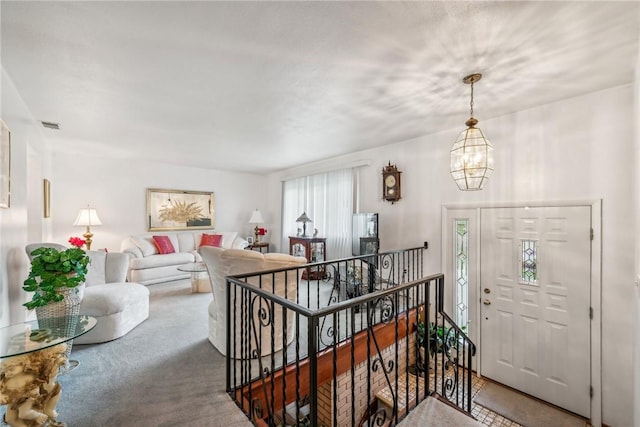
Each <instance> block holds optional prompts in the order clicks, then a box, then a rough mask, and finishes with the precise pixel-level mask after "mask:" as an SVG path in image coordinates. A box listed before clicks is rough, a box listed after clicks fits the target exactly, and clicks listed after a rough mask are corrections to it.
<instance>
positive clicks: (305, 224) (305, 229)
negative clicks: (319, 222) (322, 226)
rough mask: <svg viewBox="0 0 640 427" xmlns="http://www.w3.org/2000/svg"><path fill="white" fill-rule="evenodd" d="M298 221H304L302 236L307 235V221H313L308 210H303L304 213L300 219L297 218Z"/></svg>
mask: <svg viewBox="0 0 640 427" xmlns="http://www.w3.org/2000/svg"><path fill="white" fill-rule="evenodd" d="M296 222H301V223H302V237H307V223H308V222H313V221H312V220H311V218H309V217H308V216H307V213H306V212H302V215H300V216H299V217H298V219H296Z"/></svg>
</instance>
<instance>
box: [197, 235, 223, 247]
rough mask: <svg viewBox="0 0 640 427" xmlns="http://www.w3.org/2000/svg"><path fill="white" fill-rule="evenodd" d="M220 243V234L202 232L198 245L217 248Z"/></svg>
mask: <svg viewBox="0 0 640 427" xmlns="http://www.w3.org/2000/svg"><path fill="white" fill-rule="evenodd" d="M221 243H222V234H206V233H202V238H201V239H200V246H215V247H217V248H219V247H220V244H221Z"/></svg>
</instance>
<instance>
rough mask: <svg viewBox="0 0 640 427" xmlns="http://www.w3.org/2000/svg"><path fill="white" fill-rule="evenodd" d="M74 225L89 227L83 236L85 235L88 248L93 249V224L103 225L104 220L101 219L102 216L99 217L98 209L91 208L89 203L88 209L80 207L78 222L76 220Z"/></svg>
mask: <svg viewBox="0 0 640 427" xmlns="http://www.w3.org/2000/svg"><path fill="white" fill-rule="evenodd" d="M73 225H75V226H86V227H87V231H86V233H84V234H83V235H82V236H83V237H84V240H85V245H86V246H87V250H91V238H92V237H93V233H92V232H91V226H92V225H102V221H100V218H98V213H97V212H96V210H95V209H92V208H90V207H89V205H87V208H86V209H80V213H78V218H76V222H74V223H73Z"/></svg>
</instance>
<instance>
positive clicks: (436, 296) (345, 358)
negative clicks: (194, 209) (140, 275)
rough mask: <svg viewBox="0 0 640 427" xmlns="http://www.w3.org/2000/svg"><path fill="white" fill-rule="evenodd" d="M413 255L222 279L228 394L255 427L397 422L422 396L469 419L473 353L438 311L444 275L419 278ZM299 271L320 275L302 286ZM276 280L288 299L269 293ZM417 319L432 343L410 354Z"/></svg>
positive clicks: (418, 258)
mask: <svg viewBox="0 0 640 427" xmlns="http://www.w3.org/2000/svg"><path fill="white" fill-rule="evenodd" d="M423 251H424V248H414V249H408V250H405V251H396V252H392V253H385V254H379V255H376V259H375V262H372V259H371V256H370V255H369V256H364V257H354V258H349V259H343V260H335V261H329V262H324V263H315V264H307V265H305V266H303V267H300V268H295V269H282V270H270V271H265V272H260V273H253V274H246V275H240V276H234V277H227V285H228V289H227V291H228V292H227V322H228V323H227V325H228V331H229V332H228V335H227V361H226V363H227V391H228V393H229V394H230V396H231V397H232V399H233V400H234V401H235V402H236V404H237V405H238V406H239V407H240V408H241V409H242V410H243V411H244V412H245V414H246V415H247V416H248V417H249V418H250V419H251V420H252V421H253V422H254V424H256V425H267V426H277V425H312V426H317V425H327V426H329V425H334V426H338V425H339V426H342V425H351V426H357V425H361V424H362V423H363V422H364V421H365V420H368V421H369V425H382V424H380V423H385V422H387V421H392V422H393V423H394V424H397V423H398V422H399V421H400V420H401V419H402V418H404V416H406V414H407V413H408V412H409V411H410V410H411V409H413V408H414V407H415V406H416V405H418V404H419V403H420V402H421V401H422V400H424V399H426V397H427V396H429V395H431V394H438V395H440V396H442V398H445V399H447V400H448V401H450V402H452V403H453V404H454V405H456V406H458V407H459V408H461V409H462V410H464V411H465V412H467V413H470V411H471V400H470V396H471V362H472V358H471V357H472V355H473V353H474V352H475V346H474V345H473V343H472V342H471V341H470V340H469V339H468V337H467V336H466V335H465V334H464V331H463V330H462V329H461V328H459V327H458V326H456V325H455V323H454V322H453V321H452V320H451V319H450V318H449V317H448V316H447V315H446V313H444V310H443V309H444V301H443V295H444V292H443V290H444V276H443V275H442V274H438V275H434V276H429V277H423V272H422V268H423V262H422V258H423ZM309 268H312V269H313V268H317V269H318V271H324V272H327V275H326V276H325V277H321V275H318V277H320V278H319V279H317V280H302V279H301V276H302V274H301V273H302V271H304V270H305V269H309ZM307 271H308V270H307ZM358 271H359V275H358V274H357V272H358ZM354 272H356V273H354ZM282 275H285V276H286V277H285V280H284V283H285V284H286V285H285V286H290V284H291V279H292V277H295V278H296V281H294V282H295V286H296V289H295V292H293V293H292V292H291V289H284V291H282V289H281V290H280V292H279V293H278V292H275V291H274V286H273V284H274V283H277V282H278V281H280V282H282V277H281V276H282ZM279 276H280V277H279ZM312 276H313V275H312ZM349 286H351V287H350V288H349ZM358 287H360V290H361V291H362V292H356V293H353V294H352V295H347V294H348V293H349V292H350V291H349V289H351V290H352V291H353V290H354V289H355V290H357V289H358ZM292 294H295V298H291V297H290V296H291V295H292ZM336 296H337V297H336ZM432 301H435V310H433V312H432V310H431V305H432V304H431V302H432ZM420 316H422V317H420ZM420 318H422V319H423V321H427V322H428V323H423V325H424V324H428V325H433V328H434V330H435V331H436V335H434V336H435V337H436V338H437V337H440V338H441V340H440V341H438V340H435V341H433V342H431V340H423V341H422V343H421V344H418V341H417V336H418V332H419V327H418V325H419V320H420ZM438 331H440V332H442V333H441V335H440V336H439V335H438ZM265 332H266V333H265ZM445 332H446V333H445ZM265 348H266V349H268V350H269V351H267V352H265ZM420 348H422V350H423V351H422V353H424V355H421V352H420ZM421 357H422V359H421ZM436 360H439V361H440V362H441V364H440V365H437V368H436V367H435V366H436V365H434V366H432V367H431V371H429V367H430V366H431V364H432V363H433V361H436ZM445 363H446V366H445ZM421 366H422V370H420V367H421ZM411 367H413V374H414V375H413V377H411V376H410V375H408V373H409V372H410V371H411V369H410V368H411ZM407 378H409V379H411V381H409V380H408V379H407ZM385 390H390V394H389V393H387V394H386V395H385ZM380 396H382V397H380ZM384 396H387V397H388V398H387V399H386V400H385V398H384ZM380 399H381V400H380ZM379 400H380V402H387V403H386V406H385V404H384V403H377V402H378V401H379ZM373 423H375V424H373Z"/></svg>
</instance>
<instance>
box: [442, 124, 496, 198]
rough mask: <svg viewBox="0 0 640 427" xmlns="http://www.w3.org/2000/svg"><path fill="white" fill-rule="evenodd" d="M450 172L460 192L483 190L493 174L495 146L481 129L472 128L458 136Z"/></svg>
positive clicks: (452, 150)
mask: <svg viewBox="0 0 640 427" xmlns="http://www.w3.org/2000/svg"><path fill="white" fill-rule="evenodd" d="M450 172H451V176H452V177H453V179H454V180H455V182H456V184H457V185H458V188H459V189H460V190H465V191H467V190H482V186H483V185H484V184H485V183H486V182H487V180H488V179H489V177H490V176H491V174H492V173H493V145H491V142H490V141H489V140H488V139H487V138H486V137H485V135H484V133H483V132H482V131H481V130H480V129H479V128H476V127H473V126H470V127H469V128H468V129H466V130H463V131H462V132H460V135H458V139H456V142H455V143H454V144H453V147H451V164H450Z"/></svg>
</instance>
